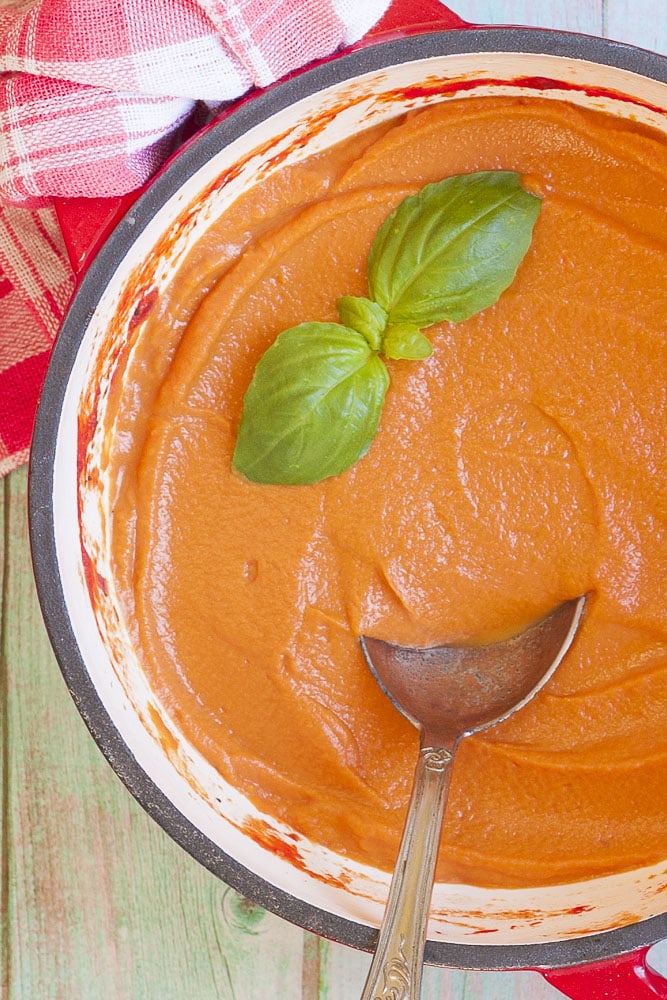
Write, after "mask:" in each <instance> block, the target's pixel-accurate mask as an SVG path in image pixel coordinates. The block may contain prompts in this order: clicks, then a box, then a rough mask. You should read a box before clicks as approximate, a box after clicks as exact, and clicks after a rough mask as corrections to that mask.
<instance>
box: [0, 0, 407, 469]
mask: <svg viewBox="0 0 667 1000" xmlns="http://www.w3.org/2000/svg"><path fill="white" fill-rule="evenodd" d="M388 4H389V0H363V2H360V0H169V2H168V3H165V2H164V0H95V3H91V2H90V0H32V2H30V0H15V2H14V3H13V4H12V5H11V6H1V7H0V475H2V474H4V473H6V472H9V471H10V470H11V469H12V468H15V467H16V466H17V465H19V464H21V463H22V462H24V461H25V460H26V458H27V455H28V446H29V440H30V431H31V428H32V423H33V420H34V415H35V409H36V403H37V398H38V394H39V388H40V386H41V383H42V380H43V377H44V371H45V364H46V360H47V358H48V352H49V349H50V347H51V346H52V344H53V340H54V338H55V336H56V334H57V332H58V329H59V327H60V323H61V320H62V316H63V313H64V310H65V308H66V305H67V302H68V300H69V297H70V295H71V293H72V289H73V286H74V277H73V274H72V271H71V269H70V267H69V263H68V260H67V254H66V251H65V247H64V244H63V240H62V236H61V234H60V231H59V229H58V225H57V221H56V216H55V213H54V211H53V207H52V199H53V197H84V198H87V197H94V198H99V197H105V196H116V195H120V194H124V193H126V192H129V191H132V190H135V189H136V188H138V187H141V186H142V185H143V184H144V183H145V182H146V181H147V180H148V179H149V178H150V177H151V176H152V174H153V173H154V172H155V171H156V170H157V168H158V167H159V166H160V165H161V164H162V163H163V162H164V160H165V158H166V157H167V156H168V155H169V153H170V152H172V150H173V149H174V148H175V147H176V145H177V144H178V141H179V137H180V130H181V127H182V126H183V124H184V123H185V122H186V121H189V120H191V118H192V116H193V115H195V114H201V113H202V109H204V110H205V111H206V112H207V113H213V112H215V110H216V109H217V108H218V107H219V106H220V105H221V104H224V103H225V102H227V101H230V100H233V99H234V98H237V97H239V96H241V95H242V94H243V93H245V92H246V91H247V90H249V89H250V88H251V87H253V86H259V87H262V86H266V85H267V84H269V83H271V82H273V81H274V80H276V79H278V78H280V77H281V76H283V75H285V74H286V73H288V72H290V71H291V70H294V69H296V68H298V67H300V66H303V65H305V64H306V63H308V62H310V61H311V60H313V59H317V58H321V57H323V56H326V55H328V54H330V53H331V52H333V51H335V50H336V49H337V48H338V47H340V46H344V45H348V44H351V43H353V42H354V41H357V40H358V38H360V37H361V36H362V35H363V34H364V33H365V32H366V31H367V30H368V29H369V28H370V27H372V25H373V24H374V23H375V22H376V21H377V20H378V19H379V18H380V17H381V15H382V14H383V13H384V11H385V9H386V8H387V6H388Z"/></svg>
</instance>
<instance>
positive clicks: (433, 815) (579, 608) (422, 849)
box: [360, 596, 586, 1000]
mask: <svg viewBox="0 0 667 1000" xmlns="http://www.w3.org/2000/svg"><path fill="white" fill-rule="evenodd" d="M585 603H586V598H585V596H584V597H579V598H575V599H574V600H571V601H566V602H565V603H564V604H561V605H559V606H558V607H557V608H555V610H554V611H552V612H550V613H549V614H548V615H546V616H545V617H544V618H541V619H540V620H539V621H537V622H535V623H534V624H533V625H530V626H528V628H526V629H524V631H522V632H520V633H519V634H518V635H515V636H513V637H512V638H510V639H505V640H503V641H502V642H496V643H492V644H489V645H482V646H436V647H433V648H427V649H413V648H409V647H406V646H396V645H393V644H392V643H389V642H384V641H382V640H381V639H372V638H369V637H368V636H363V637H362V638H361V640H360V641H361V647H362V649H363V652H364V655H365V657H366V660H367V661H368V665H369V666H370V668H371V670H372V672H373V674H374V675H375V677H376V679H377V681H378V683H379V685H380V687H381V688H382V689H383V691H384V692H385V694H387V695H388V697H389V698H390V699H391V700H392V701H393V703H394V704H395V705H396V707H397V708H398V709H400V711H401V712H402V713H403V714H404V715H405V716H406V717H407V718H408V719H409V720H410V721H411V722H412V723H413V725H415V726H417V728H418V729H419V730H420V734H421V738H420V750H419V758H418V761H417V767H416V770H415V777H414V784H413V787H412V795H411V798H410V804H409V806H408V813H407V816H406V820H405V826H404V828H403V837H402V840H401V846H400V848H399V852H398V858H397V860H396V865H395V868H394V874H393V878H392V881H391V886H390V889H389V898H388V900H387V907H386V910H385V914H384V919H383V921H382V926H381V928H380V934H379V938H378V943H377V946H376V949H375V954H374V956H373V961H372V962H371V967H370V971H369V973H368V978H367V980H366V985H365V987H364V991H363V993H362V995H361V1000H382V998H386V1000H418V998H419V995H420V989H421V977H422V967H423V960H424V946H425V944H426V925H427V921H428V914H429V909H430V904H431V895H432V892H433V880H434V877H435V865H436V860H437V856H438V847H439V844H440V833H441V830H442V820H443V815H444V811H445V801H446V798H447V790H448V788H449V779H450V773H451V762H452V759H453V757H454V754H455V753H456V750H457V747H458V745H459V743H460V741H461V740H462V739H463V738H464V737H466V736H470V735H471V734H472V733H478V732H480V731H481V730H483V729H488V728H489V727H490V726H494V725H495V724H496V723H498V722H501V721H503V720H504V719H507V718H508V717H509V716H510V715H513V714H514V712H516V711H518V709H520V708H523V706H524V705H526V704H527V703H528V702H529V701H530V700H531V698H533V696H534V695H535V694H536V693H537V691H539V689H540V688H541V687H542V686H543V685H544V684H545V683H546V681H547V680H548V679H549V678H550V677H551V675H552V674H553V672H554V671H555V669H556V667H557V666H558V664H559V663H560V661H561V660H562V659H563V657H564V656H565V653H566V652H567V650H568V648H569V646H570V644H571V642H572V639H573V638H574V635H575V633H576V631H577V629H578V627H579V623H580V621H581V617H582V614H583V610H584V604H585Z"/></svg>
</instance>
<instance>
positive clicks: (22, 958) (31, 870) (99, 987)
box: [0, 0, 667, 1000]
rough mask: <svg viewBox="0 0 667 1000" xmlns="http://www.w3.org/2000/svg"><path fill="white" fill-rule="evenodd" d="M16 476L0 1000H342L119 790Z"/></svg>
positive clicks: (610, 32) (544, 7)
mask: <svg viewBox="0 0 667 1000" xmlns="http://www.w3.org/2000/svg"><path fill="white" fill-rule="evenodd" d="M448 6H450V7H451V8H452V9H453V10H455V11H456V13H458V14H460V15H461V16H462V17H464V18H466V19H468V20H469V21H472V22H477V23H488V24H492V23H495V24H499V23H504V24H523V25H533V26H541V27H553V28H561V29H568V30H573V31H578V32H585V33H590V34H594V35H605V36H607V37H610V38H615V39H620V40H626V41H629V42H631V43H632V44H635V45H639V46H643V47H646V48H649V49H653V50H657V51H661V52H665V50H666V49H667V4H664V3H660V4H657V3H655V2H654V0H636V2H633V3H630V2H626V0H575V2H573V0H536V2H530V0H505V2H501V0H452V2H451V3H449V4H448ZM26 489H27V476H26V470H25V469H22V470H19V471H18V472H15V473H13V474H12V475H11V476H9V477H7V478H6V479H4V480H3V481H2V482H1V483H0V525H2V527H1V529H0V601H1V605H0V789H1V791H2V803H1V806H0V879H1V882H0V904H1V918H0V961H1V967H0V984H1V986H0V996H1V997H2V1000H183V998H188V1000H259V998H260V997H262V998H264V997H266V996H267V995H268V996H278V997H282V998H286V1000H290V998H294V1000H299V998H300V1000H353V998H354V997H355V996H358V995H359V993H360V991H361V987H362V984H363V981H364V977H365V975H366V971H367V969H368V964H369V957H368V956H367V955H363V954H359V953H358V952H355V951H353V950H351V949H348V948H344V947H342V946H340V945H336V944H332V943H330V942H327V941H324V940H321V939H319V938H317V937H314V936H313V935H310V934H307V933H303V932H301V931H300V930H299V929H297V928H295V927H292V926H291V925H289V924H287V923H285V922H284V921H282V920H280V919H279V918H278V917H275V916H273V915H271V914H268V913H266V912H264V911H263V910H261V909H260V908H258V907H257V906H255V905H254V904H252V903H250V902H248V901H247V900H244V899H242V898H241V897H240V896H238V894H237V893H235V892H234V891H233V890H231V889H229V888H227V887H226V886H225V885H224V884H222V883H221V882H220V881H218V880H217V879H216V878H214V877H213V876H212V875H210V874H209V873H208V872H206V871H205V870H204V869H203V868H201V867H200V866H199V865H198V864H197V863H196V862H195V861H193V860H192V859H191V858H190V857H189V856H188V855H187V854H185V853H184V852H183V851H182V850H181V849H180V848H179V847H177V846H176V845H175V844H174V843H173V842H172V841H171V840H170V839H169V838H168V837H167V836H166V834H164V833H163V831H162V830H161V829H160V828H159V827H158V826H157V825H156V824H155V823H154V822H153V820H152V819H150V818H149V817H148V816H147V815H146V814H145V813H144V812H143V810H142V809H141V808H140V807H139V806H138V805H137V803H136V802H135V801H134V800H133V799H132V798H131V796H130V795H129V793H128V792H127V791H126V790H125V788H124V787H123V786H122V785H121V783H120V781H119V780H118V779H117V778H116V776H115V774H114V773H113V771H112V770H111V768H110V767H109V766H108V764H107V763H106V762H105V761H104V760H103V758H102V756H101V754H100V752H99V751H98V749H97V747H96V746H95V744H94V743H93V741H92V739H91V737H90V736H89V734H88V732H87V730H86V728H85V726H84V724H83V722H82V721H81V719H80V717H79V715H78V713H77V711H76V709H75V707H74V704H73V702H72V700H71V698H70V696H69V693H68V692H67V690H66V688H65V685H64V682H63V680H62V677H61V675H60V671H59V669H58V667H57V664H56V663H55V660H54V657H53V654H52V652H51V649H50V646H49V643H48V639H47V637H46V633H45V630H44V627H43V625H42V621H41V615H40V612H39V608H38V604H37V599H36V594H35V589H34V584H33V579H32V572H31V568H30V558H29V549H28V541H27V524H26ZM558 995H559V994H558V993H557V992H556V990H554V989H553V988H552V987H551V986H548V985H547V984H546V983H545V982H544V981H543V980H542V979H541V977H539V976H538V975H536V974H535V973H530V972H524V973H482V972H465V971H460V970H449V969H426V970H425V975H424V987H423V1000H439V998H443V1000H444V998H445V997H446V998H447V1000H556V998H557V997H558Z"/></svg>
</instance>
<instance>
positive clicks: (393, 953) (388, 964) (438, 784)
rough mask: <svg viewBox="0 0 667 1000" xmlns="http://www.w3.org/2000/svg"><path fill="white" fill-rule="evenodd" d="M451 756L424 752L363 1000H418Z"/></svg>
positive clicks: (431, 749)
mask: <svg viewBox="0 0 667 1000" xmlns="http://www.w3.org/2000/svg"><path fill="white" fill-rule="evenodd" d="M451 759H452V754H451V752H450V751H449V750H446V749H444V748H443V747H422V748H421V749H420V751H419V759H418V761H417V767H416V769H415V777H414V784H413V786H412V794H411V796H410V804H409V806H408V812H407V816H406V819H405V826H404V828H403V837H402V839H401V846H400V848H399V852H398V857H397V859H396V865H395V867H394V874H393V877H392V880H391V886H390V888H389V898H388V900H387V907H386V910H385V914H384V918H383V921H382V926H381V927H380V935H379V938H378V943H377V947H376V949H375V954H374V956H373V961H372V962H371V967H370V970H369V973H368V978H367V979H366V985H365V986H364V990H363V993H362V994H361V1000H385V998H386V1000H418V998H419V994H420V990H421V978H422V963H423V960H424V946H425V944H426V925H427V922H428V915H429V909H430V905H431V895H432V892H433V880H434V878H435V864H436V861H437V857H438V847H439V846H440V832H441V830H442V818H443V815H444V811H445V801H446V798H447V789H448V788H449V778H450V766H449V765H450V761H451Z"/></svg>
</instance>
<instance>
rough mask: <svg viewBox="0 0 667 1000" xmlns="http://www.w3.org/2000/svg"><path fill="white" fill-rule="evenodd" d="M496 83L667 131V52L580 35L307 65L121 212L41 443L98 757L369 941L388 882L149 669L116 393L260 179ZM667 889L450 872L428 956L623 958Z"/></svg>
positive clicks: (651, 933)
mask: <svg viewBox="0 0 667 1000" xmlns="http://www.w3.org/2000/svg"><path fill="white" fill-rule="evenodd" d="M498 92H502V93H508V94H520V93H529V94H531V95H541V96H544V97H546V98H548V99H549V98H557V99H563V98H565V99H567V100H569V101H572V102H575V103H577V104H583V105H586V106H588V107H593V108H601V109H604V110H607V111H610V112H611V113H613V114H616V115H619V116H621V117H624V118H628V117H631V118H635V119H638V120H640V121H643V122H646V123H647V124H649V125H651V126H653V127H655V128H657V129H661V130H662V131H665V132H667V110H666V109H667V61H666V60H664V59H662V58H661V57H659V56H654V55H652V54H649V53H645V52H641V51H639V50H636V49H633V48H631V47H628V46H624V45H616V44H613V43H608V42H605V41H602V40H600V39H593V38H585V37H582V36H578V35H577V36H575V35H567V34H561V33H555V32H545V31H532V30H526V29H470V30H460V31H442V32H438V31H436V32H432V33H429V34H424V35H419V36H416V37H411V38H403V39H398V40H394V41H387V42H384V43H381V44H377V45H374V46H372V47H369V48H365V49H362V50H359V51H356V52H352V53H349V54H347V55H344V56H342V57H339V58H337V59H335V60H333V61H330V62H327V63H324V64H322V65H319V66H317V67H314V68H313V69H310V70H308V71H306V72H304V73H302V74H299V75H297V76H295V77H294V78H292V79H290V80H287V81H285V82H283V83H281V84H280V85H278V86H276V87H275V88H272V89H270V90H269V91H266V92H264V93H262V94H260V95H258V96H256V97H255V98H253V99H252V100H248V101H245V102H243V103H242V104H241V105H239V106H238V107H237V108H236V109H235V111H234V112H233V113H232V114H230V115H228V116H227V117H225V118H224V119H223V120H221V121H220V122H219V123H216V125H215V126H213V127H212V128H210V129H208V130H207V131H206V132H205V133H203V134H202V135H201V136H199V137H198V139H197V140H196V141H195V142H193V143H191V144H190V145H189V146H188V147H186V148H185V150H183V151H182V152H181V154H180V155H179V156H177V157H176V158H175V159H174V160H173V161H172V162H171V163H170V164H169V166H168V167H167V168H166V169H165V170H164V171H163V172H162V174H161V175H160V176H159V177H158V178H157V179H156V181H155V182H154V183H153V184H152V185H151V186H150V187H149V188H148V190H147V191H146V192H145V193H144V194H143V195H142V197H141V198H140V199H139V201H138V202H137V203H136V204H135V205H134V207H133V208H132V209H131V210H130V212H129V213H128V214H127V215H126V216H125V218H124V219H123V220H122V221H121V222H120V224H119V225H118V227H117V229H116V230H115V232H114V233H113V235H112V236H111V237H110V239H109V240H108V241H107V243H106V244H105V245H104V247H103V248H102V249H101V251H100V252H99V254H98V255H97V256H96V258H95V259H94V261H93V263H92V265H91V266H90V268H89V270H88V271H87V273H86V275H85V276H84V278H83V280H82V282H81V284H80V287H79V290H78V292H77V294H76V295H75V297H74V300H73V302H72V305H71V308H70V311H69V314H68V316H67V318H66V321H65V324H64V327H63V329H62V333H61V335H60V337H59V339H58V342H57V344H56V347H55V350H54V353H53V359H52V362H51V365H50V368H49V371H48V374H47V378H46V382H45V386H44V391H43V396H42V400H41V405H40V409H39V414H38V419H37V425H36V430H35V436H34V443H33V450H32V459H31V475H30V481H31V490H30V518H31V540H32V547H33V558H34V566H35V575H36V579H37V585H38V591H39V595H40V600H41V603H42V608H43V613H44V617H45V620H46V623H47V627H48V630H49V634H50V637H51V641H52V643H53V646H54V649H55V651H56V655H57V657H58V660H59V662H60V664H61V668H62V670H63V673H64V675H65V678H66V681H67V683H68V685H69V688H70V690H71V692H72V695H73V697H74V699H75V701H76V703H77V705H78V707H79V710H80V712H81V714H82V715H83V717H84V718H85V720H86V722H87V724H88V726H89V728H90V730H91V732H92V734H93V736H94V738H95V739H96V741H97V743H98V744H99V746H100V747H101V749H102V751H103V752H104V753H105V755H106V756H107V758H108V759H109V761H110V762H111V764H112V766H113V767H114V768H115V770H116V771H117V772H118V774H119V775H120V777H121V778H122V780H123V781H124V783H125V784H126V786H127V787H128V789H129V790H130V791H131V792H132V793H133V794H134V795H135V796H136V798H137V799H138V800H139V801H140V802H141V803H142V805H143V806H144V807H145V808H146V809H147V811H148V812H149V813H150V814H151V815H152V816H153V817H154V818H155V819H156V820H157V821H158V822H159V823H160V824H161V825H162V826H163V828H164V829H165V830H166V831H167V832H168V833H169V834H170V835H171V836H172V837H173V838H174V839H175V840H176V841H177V842H178V843H180V844H181V845H182V846H183V847H184V848H185V849H186V850H187V851H189V852H190V853H191V854H192V855H193V856H194V857H195V858H197V859H198V860H199V861H200V862H201V863H202V864H203V865H205V866H206V867H207V868H209V869H210V870H211V871H213V872H215V873H216V874H217V875H219V876H220V877H221V878H222V879H223V880H224V881H225V882H227V883H229V884H230V885H232V886H233V887H235V888H236V889H238V890H239V891H240V892H241V893H243V894H244V895H246V896H247V897H249V898H251V899H253V900H255V901H257V902H258V903H260V904H262V905H263V906H265V907H266V908H267V909H269V910H271V911H274V912H276V913H278V914H280V915H281V916H283V917H285V918H287V919H288V920H290V921H293V922H295V923H297V924H299V925H301V926H303V927H304V928H307V929H309V930H311V931H314V932H316V933H319V934H322V935H324V936H326V937H329V938H332V939H335V940H337V941H340V942H343V943H346V944H349V945H352V946H355V947H358V948H363V949H371V948H372V947H373V944H374V940H375V936H376V931H377V927H378V925H379V922H380V920H381V916H382V911H383V904H384V901H385V898H386V894H387V888H388V883H389V876H388V875H387V874H386V873H384V872H381V871H379V870H375V869H373V868H368V867H363V866H361V865H359V864H354V863H352V862H350V861H349V860H348V859H346V858H344V857H341V856H338V855H336V854H333V853H331V852H329V851H327V850H325V849H323V848H322V847H321V846H319V845H317V844H314V843H309V842H307V841H305V840H304V839H303V838H302V837H301V836H299V835H298V834H297V833H296V832H295V831H293V830H290V829H289V828H287V827H285V826H283V825H281V824H280V823H278V822H276V821H275V820H274V819H273V818H271V817H270V816H265V815H262V814H261V813H260V812H259V811H258V810H257V808H256V807H255V806H253V805H252V804H251V803H250V802H249V801H247V800H246V799H245V798H244V797H243V796H242V795H240V794H239V793H238V792H237V791H236V790H235V789H234V788H232V787H229V786H228V785H227V784H225V782H224V781H222V779H221V778H220V776H219V775H218V774H217V773H215V772H214V771H213V770H212V768H211V767H210V766H209V765H208V764H207V762H206V761H205V760H203V759H202V758H201V757H200V756H199V755H198V754H197V753H196V752H195V751H194V749H193V748H192V747H191V746H188V745H187V743H186V741H185V740H184V738H183V737H182V735H181V734H180V733H179V732H178V729H177V728H176V727H175V725H174V723H173V722H172V720H171V719H170V718H169V717H168V715H167V713H166V712H165V711H164V709H163V707H162V706H161V704H160V702H159V699H158V698H157V697H156V695H155V693H154V692H153V691H151V689H150V686H149V684H148V683H147V680H146V678H145V676H144V674H143V673H142V671H141V668H140V666H139V663H138V660H137V656H136V653H135V650H134V649H133V647H132V642H131V640H130V638H129V635H128V631H127V629H126V627H125V624H124V622H123V618H122V615H119V613H118V601H117V597H116V592H115V587H114V580H113V577H112V575H111V573H110V570H109V533H108V532H109V512H110V504H111V498H110V496H109V492H108V481H107V478H106V475H105V468H106V460H105V455H106V449H107V445H108V441H109V436H110V435H111V434H112V433H113V428H112V426H111V424H110V421H109V419H108V416H107V404H108V399H109V390H110V386H111V383H112V380H113V379H114V377H118V375H119V370H120V369H122V363H123V359H124V357H125V354H124V347H125V345H126V344H128V343H130V342H131V338H132V336H134V335H135V334H136V333H137V331H138V330H140V328H141V308H142V306H143V305H145V304H146V303H147V302H150V298H151V296H153V295H155V289H157V291H158V293H159V291H160V289H161V288H163V287H164V286H165V284H166V283H167V282H168V280H169V278H170V276H171V275H172V274H173V272H174V269H175V268H176V267H177V266H178V263H179V261H180V260H182V258H183V255H184V254H185V253H187V251H188V249H189V248H190V247H191V246H192V245H193V243H194V242H195V241H196V240H197V238H198V237H199V236H200V234H201V233H202V232H203V231H204V230H205V229H206V227H207V226H209V225H210V223H211V222H212V221H213V220H214V219H215V218H216V217H218V216H219V215H220V213H221V212H223V211H224V209H225V208H226V206H227V205H229V204H230V202H231V201H233V200H234V199H235V198H236V197H237V196H238V194H239V193H240V192H242V191H243V190H244V189H245V188H246V187H248V186H249V185H251V184H253V183H254V182H255V181H256V179H257V178H258V177H260V176H266V175H268V174H269V173H270V172H271V171H272V170H275V169H279V167H280V166H281V165H282V164H283V163H292V162H295V161H297V160H299V159H301V158H303V157H305V156H308V155H310V154H311V153H314V152H317V151H320V150H322V149H324V148H326V147H328V146H330V145H331V144H333V143H336V142H337V141H338V140H340V139H342V138H344V137H346V136H348V135H349V134H350V133H352V132H353V131H354V130H355V129H360V128H366V127H368V126H370V125H373V124H375V123H378V122H380V121H382V120H385V119H387V118H391V117H394V116H397V115H400V114H402V113H403V112H405V111H406V110H407V109H412V108H421V107H425V106H427V105H429V104H431V103H433V102H435V101H442V100H452V99H465V97H466V96H467V95H480V94H487V93H498ZM156 248H158V249H156ZM120 374H121V375H122V371H120ZM666 887H667V865H666V864H661V865H657V866H655V867H653V868H650V869H645V870H641V871H631V872H627V873H625V874H615V875H610V876H608V877H604V878H595V879H592V880H590V881H584V882H581V883H579V884H568V885H565V886H550V887H544V888H538V889H513V890H506V891H503V890H498V889H493V890H491V889H484V888H479V887H475V886H466V885H442V884H438V885H436V887H435V892H434V897H433V913H432V919H431V922H430V926H429V940H428V943H427V949H426V961H427V962H430V963H433V964H440V965H450V966H457V967H467V968H480V969H485V968H521V967H524V968H525V967H536V966H540V967H544V966H551V967H558V966H563V965H571V964H577V963H579V962H582V961H586V962H590V961H592V960H594V959H596V958H601V957H605V956H609V955H616V954H620V953H624V952H628V951H631V950H633V949H635V948H637V947H639V946H641V945H644V944H648V943H651V942H653V941H656V940H658V939H660V938H662V937H665V936H667V921H666V920H665V916H664V914H663V907H664V903H663V901H662V899H661V890H664V889H665V888H666ZM663 898H664V894H663Z"/></svg>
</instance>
